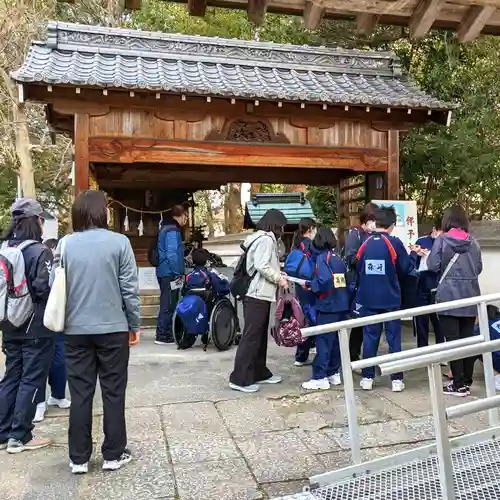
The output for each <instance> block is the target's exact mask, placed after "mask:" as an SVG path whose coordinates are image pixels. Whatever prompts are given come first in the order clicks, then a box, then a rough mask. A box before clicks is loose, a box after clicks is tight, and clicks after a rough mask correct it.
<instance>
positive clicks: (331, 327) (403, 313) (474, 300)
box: [301, 293, 500, 337]
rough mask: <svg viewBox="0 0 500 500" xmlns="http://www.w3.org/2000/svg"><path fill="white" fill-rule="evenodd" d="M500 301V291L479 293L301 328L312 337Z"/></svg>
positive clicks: (305, 335)
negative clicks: (465, 297)
mask: <svg viewBox="0 0 500 500" xmlns="http://www.w3.org/2000/svg"><path fill="white" fill-rule="evenodd" d="M497 301H500V293H490V294H488V295H479V296H478V297H470V298H468V299H459V300H452V301H449V302H442V303H440V304H431V305H429V306H420V307H413V308H411V309H402V310H398V311H392V312H388V313H382V314H374V315H373V316H366V317H363V318H355V319H348V320H345V321H337V322H335V323H329V324H327V325H316V326H310V327H308V328H303V329H302V330H301V333H302V336H303V337H310V336H312V335H320V334H322V333H330V332H338V331H339V330H342V328H357V327H359V326H366V325H375V324H377V323H385V322H387V321H394V320H397V319H403V318H407V317H409V316H422V315H424V314H433V313H438V312H443V311H449V310H452V309H461V308H462V307H469V306H476V305H478V304H481V303H482V302H485V303H486V304H489V303H491V302H497Z"/></svg>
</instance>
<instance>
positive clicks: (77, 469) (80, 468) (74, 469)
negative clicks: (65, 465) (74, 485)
mask: <svg viewBox="0 0 500 500" xmlns="http://www.w3.org/2000/svg"><path fill="white" fill-rule="evenodd" d="M69 468H70V469H71V473H72V474H87V472H88V471H89V463H88V462H87V463H86V464H81V465H77V464H74V463H73V462H70V463H69Z"/></svg>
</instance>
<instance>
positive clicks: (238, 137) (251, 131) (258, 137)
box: [225, 120, 272, 142]
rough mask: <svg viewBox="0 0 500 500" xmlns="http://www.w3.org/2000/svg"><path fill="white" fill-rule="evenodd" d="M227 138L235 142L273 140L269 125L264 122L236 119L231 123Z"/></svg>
mask: <svg viewBox="0 0 500 500" xmlns="http://www.w3.org/2000/svg"><path fill="white" fill-rule="evenodd" d="M225 140H226V141H234V142H272V137H271V132H270V130H269V127H268V126H267V124H265V123H264V122H261V121H255V122H245V121H243V120H235V121H234V122H232V123H231V125H230V127H229V130H228V131H227V134H226V137H225Z"/></svg>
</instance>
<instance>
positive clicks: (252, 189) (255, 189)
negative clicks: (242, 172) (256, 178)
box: [250, 183, 260, 196]
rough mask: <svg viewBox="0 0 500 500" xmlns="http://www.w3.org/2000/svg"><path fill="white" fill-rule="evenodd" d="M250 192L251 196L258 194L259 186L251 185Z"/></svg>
mask: <svg viewBox="0 0 500 500" xmlns="http://www.w3.org/2000/svg"><path fill="white" fill-rule="evenodd" d="M250 192H251V194H252V196H253V195H254V194H257V193H260V184H253V183H252V187H251V189H250Z"/></svg>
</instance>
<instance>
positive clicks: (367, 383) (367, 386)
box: [359, 378, 373, 391]
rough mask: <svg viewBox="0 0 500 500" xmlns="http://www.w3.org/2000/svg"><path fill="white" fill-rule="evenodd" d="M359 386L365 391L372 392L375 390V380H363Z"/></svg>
mask: <svg viewBox="0 0 500 500" xmlns="http://www.w3.org/2000/svg"><path fill="white" fill-rule="evenodd" d="M359 386H360V387H361V389H363V391H371V390H372V389H373V379H372V378H362V379H361V382H360V383H359Z"/></svg>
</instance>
